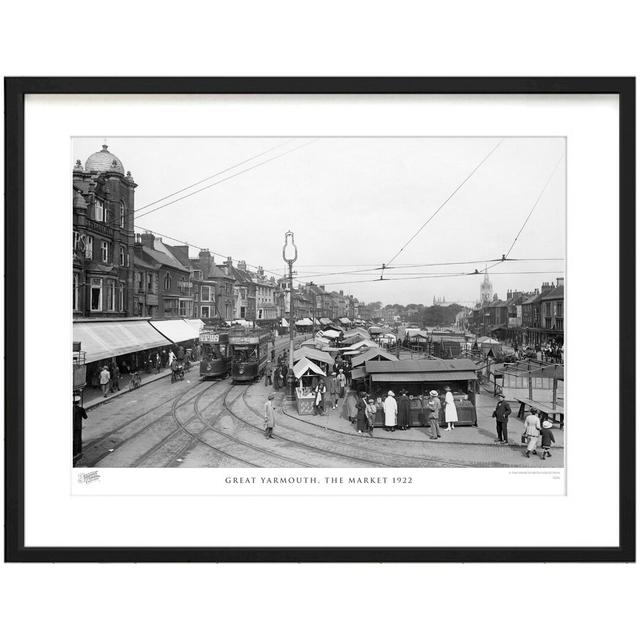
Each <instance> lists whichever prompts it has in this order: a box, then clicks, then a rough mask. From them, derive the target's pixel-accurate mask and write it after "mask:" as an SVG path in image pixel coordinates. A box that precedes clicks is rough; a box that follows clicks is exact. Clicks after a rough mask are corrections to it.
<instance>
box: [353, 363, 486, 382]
mask: <svg viewBox="0 0 640 640" xmlns="http://www.w3.org/2000/svg"><path fill="white" fill-rule="evenodd" d="M365 367H366V369H367V373H417V372H421V373H422V372H433V371H442V372H445V373H450V372H455V371H470V372H472V373H473V376H472V377H475V372H476V363H475V362H473V361H472V360H468V359H467V358H455V359H453V360H429V359H427V358H420V359H418V360H395V361H393V362H386V361H377V360H369V361H368V362H367V363H366V364H365ZM452 379H453V378H452Z"/></svg>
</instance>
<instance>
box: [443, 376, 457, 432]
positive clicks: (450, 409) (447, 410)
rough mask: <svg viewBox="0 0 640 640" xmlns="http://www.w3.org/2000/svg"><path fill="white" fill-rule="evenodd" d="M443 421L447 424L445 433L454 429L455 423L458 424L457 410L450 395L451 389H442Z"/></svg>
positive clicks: (451, 394)
mask: <svg viewBox="0 0 640 640" xmlns="http://www.w3.org/2000/svg"><path fill="white" fill-rule="evenodd" d="M444 421H445V422H446V423H447V429H446V430H447V431H451V430H452V429H455V428H456V427H455V423H456V422H458V410H457V409H456V403H455V401H454V399H453V393H451V387H445V388H444Z"/></svg>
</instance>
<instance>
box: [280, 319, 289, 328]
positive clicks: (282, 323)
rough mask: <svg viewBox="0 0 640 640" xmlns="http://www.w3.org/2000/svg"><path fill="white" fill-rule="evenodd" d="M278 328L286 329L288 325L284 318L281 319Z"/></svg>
mask: <svg viewBox="0 0 640 640" xmlns="http://www.w3.org/2000/svg"><path fill="white" fill-rule="evenodd" d="M280 326H281V327H288V326H289V323H288V322H287V321H286V319H285V318H282V320H280Z"/></svg>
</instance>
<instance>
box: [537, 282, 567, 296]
mask: <svg viewBox="0 0 640 640" xmlns="http://www.w3.org/2000/svg"><path fill="white" fill-rule="evenodd" d="M540 298H541V299H542V300H564V285H563V284H561V285H560V286H559V287H554V288H553V289H551V291H547V293H545V294H543V295H541V296H540Z"/></svg>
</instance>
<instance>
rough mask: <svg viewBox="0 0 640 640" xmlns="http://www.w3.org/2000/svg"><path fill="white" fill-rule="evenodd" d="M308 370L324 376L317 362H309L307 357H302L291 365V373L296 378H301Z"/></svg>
mask: <svg viewBox="0 0 640 640" xmlns="http://www.w3.org/2000/svg"><path fill="white" fill-rule="evenodd" d="M308 371H311V373H315V374H316V375H319V376H324V371H323V370H322V369H321V368H320V367H319V366H318V365H317V364H315V363H313V362H311V360H309V359H307V358H302V359H301V360H298V362H296V363H295V364H294V365H293V375H294V376H295V377H296V378H297V379H299V378H301V377H302V376H303V375H304V374H305V373H307V372H308Z"/></svg>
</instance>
